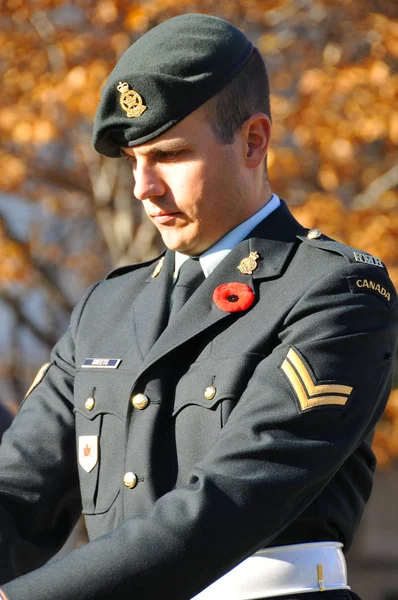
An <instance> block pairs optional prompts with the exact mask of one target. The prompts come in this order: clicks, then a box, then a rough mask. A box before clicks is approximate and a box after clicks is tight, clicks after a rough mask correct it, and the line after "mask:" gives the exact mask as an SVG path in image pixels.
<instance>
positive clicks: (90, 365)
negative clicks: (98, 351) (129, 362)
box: [82, 358, 122, 369]
mask: <svg viewBox="0 0 398 600" xmlns="http://www.w3.org/2000/svg"><path fill="white" fill-rule="evenodd" d="M121 362H122V360H121V358H86V360H85V361H84V363H83V364H82V367H83V368H85V369H117V368H118V366H119V365H120V363H121Z"/></svg>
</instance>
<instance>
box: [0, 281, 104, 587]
mask: <svg viewBox="0 0 398 600" xmlns="http://www.w3.org/2000/svg"><path fill="white" fill-rule="evenodd" d="M94 287H95V286H93V287H92V288H90V289H89V290H88V291H87V294H86V295H85V296H84V297H83V299H82V300H81V302H80V303H79V304H78V306H77V307H76V309H75V311H74V313H73V315H72V319H71V326H70V327H69V329H68V331H67V332H66V333H65V334H64V336H63V337H62V338H61V340H60V341H59V342H58V344H57V345H56V346H55V347H54V349H53V351H52V354H51V359H50V362H49V363H48V365H46V366H45V368H44V369H43V370H42V373H41V375H40V377H39V378H38V379H37V382H36V383H35V382H34V384H33V386H32V390H31V393H29V392H28V394H27V396H26V399H25V401H24V402H22V404H21V406H20V410H19V413H18V415H17V416H16V417H15V419H14V421H13V423H12V424H11V426H10V427H9V429H8V430H7V431H6V432H5V433H4V435H3V439H2V444H1V451H0V473H1V477H0V511H1V512H0V531H1V538H0V557H1V559H0V581H1V582H5V581H8V580H10V579H12V578H14V577H16V576H18V575H21V574H23V573H25V572H27V571H29V570H32V569H34V568H37V567H39V566H41V565H42V564H44V563H45V562H46V561H47V560H49V559H50V558H51V557H52V556H53V555H54V554H55V553H56V552H57V551H58V550H59V549H60V548H61V547H62V545H63V543H64V542H65V541H66V539H67V537H68V535H69V533H70V531H71V530H72V528H73V526H74V525H75V523H76V520H77V519H78V517H79V516H80V514H81V504H80V492H79V485H78V476H77V472H76V442H75V427H74V413H73V402H72V399H73V379H74V331H75V330H76V327H77V326H78V322H79V318H80V314H81V311H82V310H83V307H84V305H85V303H86V301H87V298H88V297H89V295H90V294H91V292H92V290H93V289H94ZM41 378H42V379H41Z"/></svg>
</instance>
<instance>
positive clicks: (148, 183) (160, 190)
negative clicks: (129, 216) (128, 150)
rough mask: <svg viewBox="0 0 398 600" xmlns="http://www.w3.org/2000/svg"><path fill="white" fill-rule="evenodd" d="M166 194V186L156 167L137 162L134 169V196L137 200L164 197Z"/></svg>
mask: <svg viewBox="0 0 398 600" xmlns="http://www.w3.org/2000/svg"><path fill="white" fill-rule="evenodd" d="M164 192H165V184H164V182H163V180H162V178H161V176H160V174H159V173H158V170H157V169H156V167H154V166H152V165H148V164H142V163H141V164H139V163H138V162H137V164H136V166H135V168H134V196H135V197H136V198H137V200H146V199H147V198H153V197H154V196H157V197H158V196H163V195H164Z"/></svg>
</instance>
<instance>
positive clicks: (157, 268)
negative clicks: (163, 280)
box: [152, 256, 164, 277]
mask: <svg viewBox="0 0 398 600" xmlns="http://www.w3.org/2000/svg"><path fill="white" fill-rule="evenodd" d="M163 263H164V256H162V258H161V259H160V260H159V262H158V264H157V265H156V267H155V270H154V271H153V273H152V277H157V276H158V275H159V273H160V271H161V270H162V267H163Z"/></svg>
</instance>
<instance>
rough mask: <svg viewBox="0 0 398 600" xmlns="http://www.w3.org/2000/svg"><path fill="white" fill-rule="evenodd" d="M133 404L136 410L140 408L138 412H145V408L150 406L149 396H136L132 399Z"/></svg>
mask: <svg viewBox="0 0 398 600" xmlns="http://www.w3.org/2000/svg"><path fill="white" fill-rule="evenodd" d="M131 403H132V405H133V406H134V408H138V410H144V408H146V407H147V406H148V404H149V398H148V396H145V394H136V395H135V396H133V397H132V399H131Z"/></svg>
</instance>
